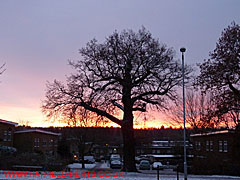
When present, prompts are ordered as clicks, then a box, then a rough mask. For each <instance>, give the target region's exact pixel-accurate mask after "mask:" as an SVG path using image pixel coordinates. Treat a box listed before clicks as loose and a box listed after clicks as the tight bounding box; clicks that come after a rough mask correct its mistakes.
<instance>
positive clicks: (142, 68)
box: [42, 28, 191, 171]
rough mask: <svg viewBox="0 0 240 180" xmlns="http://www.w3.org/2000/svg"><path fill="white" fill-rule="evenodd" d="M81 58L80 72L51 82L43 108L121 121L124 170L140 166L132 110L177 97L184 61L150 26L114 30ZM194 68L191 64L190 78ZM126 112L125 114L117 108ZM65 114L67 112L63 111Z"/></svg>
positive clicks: (163, 103)
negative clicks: (81, 111)
mask: <svg viewBox="0 0 240 180" xmlns="http://www.w3.org/2000/svg"><path fill="white" fill-rule="evenodd" d="M80 54H81V55H82V59H80V60H78V61H77V62H70V65H71V66H72V67H73V68H74V69H75V71H76V72H75V74H71V75H70V76H69V77H68V78H67V82H66V84H63V83H61V82H59V81H54V82H53V83H50V84H48V87H47V92H46V99H45V100H44V102H43V105H42V108H43V111H44V112H45V113H46V114H47V115H48V117H53V116H54V115H55V114H56V113H60V114H61V112H62V111H63V109H65V108H66V107H69V111H71V107H74V108H82V107H83V108H85V109H86V110H88V111H91V112H94V113H96V114H97V115H98V116H102V117H104V118H105V119H108V120H110V121H112V122H114V123H116V124H118V125H119V126H121V130H122V136H123V144H124V147H123V153H124V157H123V160H124V170H126V171H136V165H135V140H134V131H133V121H134V116H133V113H134V112H135V111H142V112H145V111H147V110H149V109H150V108H154V107H157V108H160V109H161V108H165V107H166V103H167V101H168V100H173V99H176V98H177V94H176V88H177V87H178V86H180V85H181V80H182V75H181V65H180V63H179V61H176V60H175V59H174V51H173V50H172V49H171V48H167V46H166V45H164V44H160V43H159V41H158V40H156V39H154V38H153V37H152V35H151V33H149V32H148V31H146V30H145V28H141V29H140V30H139V31H138V32H133V31H132V30H124V31H123V32H122V33H118V32H114V33H113V34H112V35H110V36H109V37H107V38H106V40H105V42H103V43H98V42H97V40H96V39H93V40H91V41H90V42H89V43H87V45H86V47H84V48H82V49H80ZM190 72H191V68H190V67H188V66H186V78H187V79H188V75H189V73H190ZM119 111H123V117H122V118H120V117H119V114H118V112H119ZM62 115H63V114H62Z"/></svg>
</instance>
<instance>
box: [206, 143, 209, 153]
mask: <svg viewBox="0 0 240 180" xmlns="http://www.w3.org/2000/svg"><path fill="white" fill-rule="evenodd" d="M206 151H209V141H206Z"/></svg>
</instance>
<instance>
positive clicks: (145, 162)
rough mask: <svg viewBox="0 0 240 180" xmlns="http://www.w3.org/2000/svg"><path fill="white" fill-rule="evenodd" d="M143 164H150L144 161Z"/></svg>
mask: <svg viewBox="0 0 240 180" xmlns="http://www.w3.org/2000/svg"><path fill="white" fill-rule="evenodd" d="M141 164H149V162H148V161H142V162H141Z"/></svg>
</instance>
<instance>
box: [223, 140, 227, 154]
mask: <svg viewBox="0 0 240 180" xmlns="http://www.w3.org/2000/svg"><path fill="white" fill-rule="evenodd" d="M223 152H228V142H227V141H224V142H223Z"/></svg>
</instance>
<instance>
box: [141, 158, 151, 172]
mask: <svg viewBox="0 0 240 180" xmlns="http://www.w3.org/2000/svg"><path fill="white" fill-rule="evenodd" d="M139 169H140V170H150V162H149V161H147V160H142V161H141V162H140V165H139Z"/></svg>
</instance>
